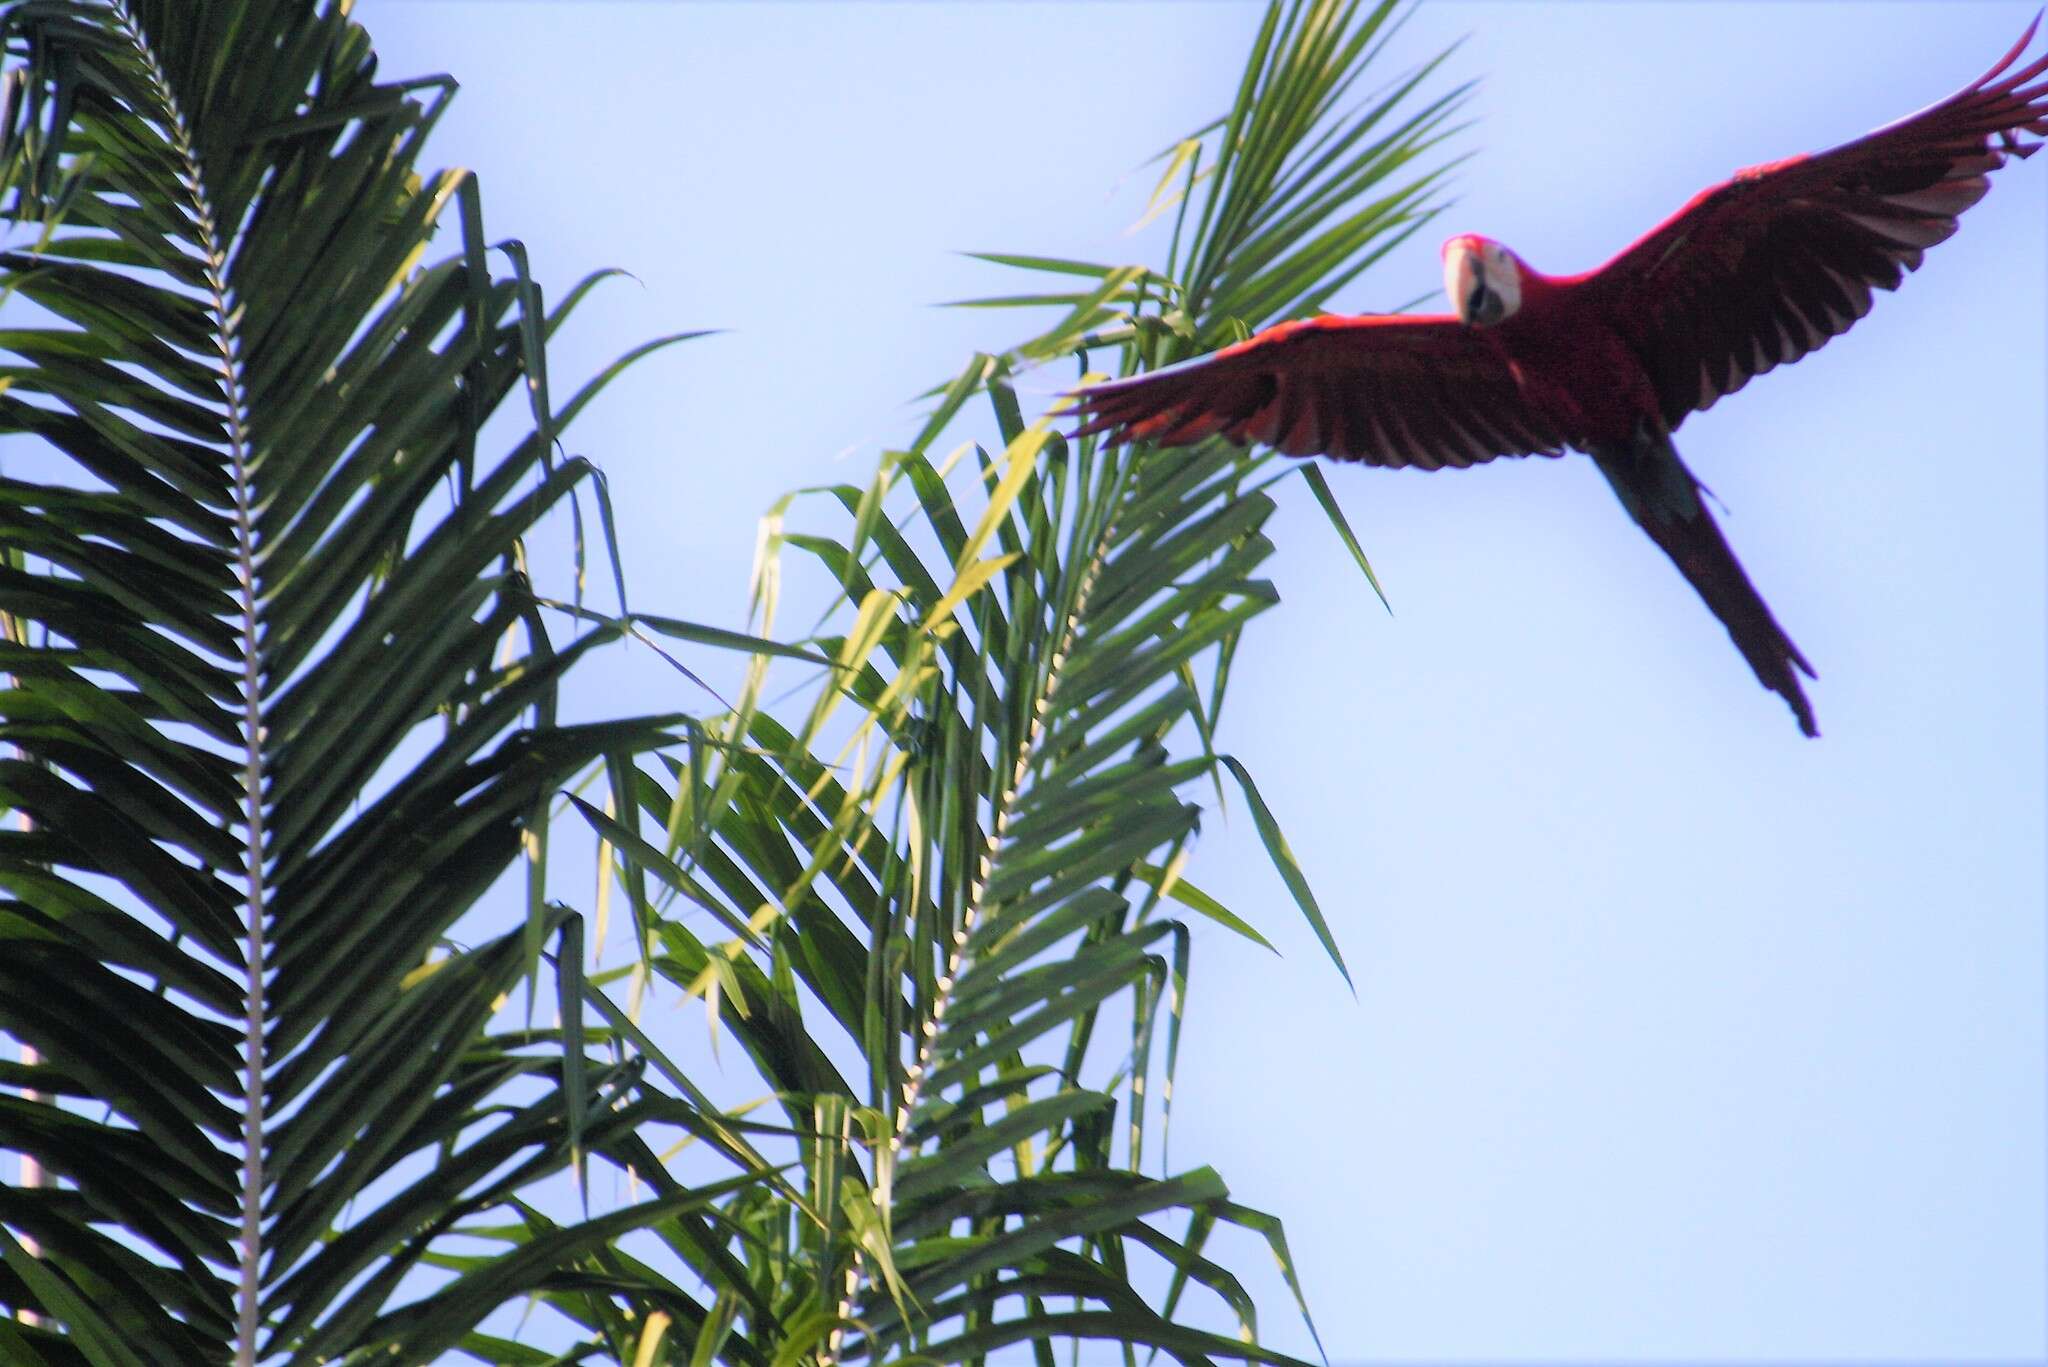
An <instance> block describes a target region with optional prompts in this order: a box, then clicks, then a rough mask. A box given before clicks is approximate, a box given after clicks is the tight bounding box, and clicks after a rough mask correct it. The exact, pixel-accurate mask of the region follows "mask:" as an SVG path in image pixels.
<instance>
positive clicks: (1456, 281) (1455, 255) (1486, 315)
mask: <svg viewBox="0 0 2048 1367" xmlns="http://www.w3.org/2000/svg"><path fill="white" fill-rule="evenodd" d="M1444 293H1445V294H1448V295H1450V296H1451V307H1452V308H1453V309H1455V310H1457V314H1458V321H1459V322H1461V323H1464V324H1466V325H1467V326H1469V327H1482V328H1487V327H1492V326H1493V325H1494V324H1496V323H1499V322H1501V321H1503V320H1505V319H1508V318H1512V317H1514V316H1515V310H1517V309H1519V308H1521V307H1522V263H1521V262H1520V261H1519V260H1517V259H1516V257H1515V254H1514V253H1513V252H1511V251H1509V250H1508V249H1507V248H1506V247H1503V246H1501V245H1500V243H1498V242H1495V241H1494V240H1493V239H1492V238H1490V237H1481V236H1479V234H1477V233H1466V234H1464V235H1463V236H1461V237H1454V238H1452V239H1451V240H1450V241H1448V242H1446V243H1444Z"/></svg>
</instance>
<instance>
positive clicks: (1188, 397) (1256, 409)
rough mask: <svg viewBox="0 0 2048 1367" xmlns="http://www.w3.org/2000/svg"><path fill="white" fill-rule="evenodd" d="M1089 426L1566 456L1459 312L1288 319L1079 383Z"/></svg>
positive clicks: (1176, 442) (1337, 453)
mask: <svg viewBox="0 0 2048 1367" xmlns="http://www.w3.org/2000/svg"><path fill="white" fill-rule="evenodd" d="M1077 395H1078V397H1079V398H1080V400H1081V406H1082V411H1083V414H1084V421H1083V422H1082V424H1081V427H1080V429H1079V430H1078V431H1077V432H1076V433H1075V435H1076V436H1087V435H1089V434H1091V433H1105V434H1108V436H1109V439H1110V440H1112V441H1151V442H1157V443H1159V444H1160V445H1162V446H1186V445H1189V444H1191V443H1193V442H1197V441H1200V440H1202V439H1203V438H1205V437H1213V436H1222V437H1224V438H1226V439H1228V440H1230V441H1233V442H1236V443H1238V444H1239V445H1244V444H1246V443H1249V442H1259V443H1261V444H1263V445H1266V446H1271V447H1273V448H1274V449H1275V450H1278V451H1281V452H1283V453H1285V454H1287V455H1290V456H1315V455H1326V456H1331V457H1333V458H1335V459H1337V460H1355V461H1363V462H1364V463H1366V464H1368V465H1394V466H1401V465H1412V466H1417V467H1420V468H1422V469H1425V470H1435V469H1439V468H1441V467H1443V466H1446V465H1456V466H1466V465H1474V464H1477V463H1478V462H1480V461H1485V460H1492V459H1493V458H1494V457H1496V456H1525V455H1536V454H1541V455H1550V456H1554V455H1559V454H1561V453H1562V451H1563V449H1564V443H1563V440H1562V439H1561V437H1560V436H1559V434H1558V433H1557V432H1556V431H1554V430H1553V429H1552V426H1551V424H1550V423H1548V422H1546V421H1545V420H1544V419H1543V418H1542V417H1540V416H1539V415H1538V414H1537V413H1535V412H1534V411H1533V410H1532V409H1531V408H1530V407H1529V405H1528V403H1527V402H1526V401H1525V400H1524V399H1523V397H1522V393H1521V388H1520V386H1519V385H1518V384H1517V383H1516V381H1515V377H1514V375H1513V374H1512V373H1511V372H1510V371H1509V369H1508V366H1507V362H1506V361H1505V360H1503V359H1502V358H1501V356H1500V355H1499V353H1498V352H1496V351H1495V350H1494V349H1493V348H1491V347H1489V346H1488V345H1487V344H1486V343H1485V342H1484V341H1483V340H1482V339H1480V338H1479V337H1478V336H1477V335H1476V334H1475V333H1474V332H1473V330H1472V329H1470V328H1467V327H1465V326H1464V325H1463V324H1461V323H1459V322H1458V321H1457V320H1456V319H1454V318H1450V317H1448V316H1409V315H1405V314H1367V315H1362V316H1357V317H1349V316H1340V315H1335V314H1332V315H1327V316H1325V317H1321V318H1310V319H1304V320H1302V321H1300V322H1294V323H1282V324H1280V325H1279V326H1278V327H1273V328H1268V329H1267V330H1266V331H1264V332H1261V333H1259V334H1258V335H1257V336H1255V337H1252V338H1250V339H1249V340H1247V341H1243V342H1239V343H1238V344H1237V345H1235V346H1231V347H1225V348H1224V349H1223V350H1221V351H1218V352H1215V353H1213V354H1211V355H1208V356H1203V357H1200V358H1198V359H1196V360H1192V361H1187V362H1184V363H1183V364H1180V365H1176V366H1170V367H1168V368H1166V369H1164V370H1155V371H1152V372H1151V373H1149V374H1144V375H1133V376H1131V377H1130V378H1128V379H1123V380H1112V381H1110V382H1109V383H1107V384H1099V385H1094V386H1091V387H1089V388H1087V389H1083V390H1079V391H1077Z"/></svg>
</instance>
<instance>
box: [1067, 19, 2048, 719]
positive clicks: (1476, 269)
mask: <svg viewBox="0 0 2048 1367" xmlns="http://www.w3.org/2000/svg"><path fill="white" fill-rule="evenodd" d="M2040 22H2041V16H2040V15H2039V14H2036V15H2035V16H2034V22H2033V23H2032V24H2030V25H2028V26H2027V31H2026V33H2025V34H2024V35H2022V36H2021V38H2020V40H2019V42H2018V43H2016V44H2014V45H2013V48H2012V51H2010V52H2008V53H2006V54H2005V56H2004V58H2003V59H2001V60H2000V61H1999V63H1998V64H1997V65H1996V66H1994V67H1992V68H1991V70H1989V71H1988V72H1986V73H1985V74H1984V75H1983V76H1982V77H1981V78H1979V79H1978V80H1977V81H1975V82H1973V83H1972V84H1971V85H1969V86H1967V87H1965V88H1964V89H1962V90H1960V91H1958V92H1957V93H1956V94H1954V95H1952V96H1950V97H1949V98H1948V99H1946V100H1943V101H1941V102H1940V103H1938V104H1934V105H1930V106H1928V107H1927V108H1926V109H1923V110H1921V111H1920V112H1919V113H1917V114H1913V115H1910V116H1908V117H1907V118H1904V119H1901V120H1899V121H1898V122H1896V123H1892V124H1888V125H1886V126H1885V127H1883V128H1880V129H1878V130H1877V131H1876V132H1874V133H1871V134H1869V135H1867V136H1865V137H1862V138H1858V139H1857V140H1856V141H1854V142H1850V143H1845V144H1843V145H1842V146H1840V147H1837V148H1834V149H1833V150H1831V151H1827V152H1817V153H1814V154H1811V155H1808V156H1797V157H1790V158H1787V159H1786V160H1784V161H1774V162H1768V163H1766V164H1764V165H1761V166H1752V167H1749V168H1748V169H1746V170H1742V171H1738V172H1736V173H1735V175H1734V177H1733V178H1732V179H1730V180H1728V181H1726V182H1725V183H1723V184H1720V185H1716V186H1714V187H1713V188H1711V189H1708V190H1703V191H1701V192H1700V193H1699V194H1697V195H1695V196H1693V198H1692V199H1691V201H1690V202H1688V203H1687V204H1686V205H1685V207H1683V208H1682V209H1680V210H1679V211H1678V212H1677V213H1675V214H1673V215H1672V216H1671V217H1670V218H1668V219H1666V220H1665V221H1664V222H1663V223H1661V224H1659V225H1658V226H1657V227H1656V228H1654V229H1652V230H1651V231H1650V232H1649V233H1648V234H1646V235H1645V236H1643V237H1642V238H1641V239H1640V240H1638V241H1637V242H1636V243H1635V244H1634V245H1633V246H1630V247H1629V248H1628V249H1626V250H1625V251H1623V252H1622V253H1621V254H1620V255H1619V256H1616V257H1615V258H1614V259H1613V260H1611V261H1609V262H1608V263H1607V264H1606V265H1604V266H1601V267H1599V268H1598V269H1597V270H1591V271H1587V272H1585V273H1584V274H1582V275H1544V274H1543V273H1541V272H1540V271H1536V270H1532V269H1531V268H1530V267H1529V265H1528V264H1527V263H1526V262H1524V261H1523V260H1522V259H1521V258H1520V257H1518V256H1516V255H1515V254H1514V253H1513V252H1512V251H1510V250H1509V249H1508V248H1506V247H1504V246H1502V245H1501V244H1500V243H1498V242H1495V241H1492V240H1491V239H1489V238H1485V237H1480V236H1478V235H1476V234H1466V235H1464V236H1460V237H1454V238H1452V239H1451V240H1450V241H1448V242H1446V243H1445V244H1444V247H1443V262H1444V289H1445V292H1446V293H1447V294H1448V295H1449V296H1450V299H1451V303H1452V305H1453V307H1455V309H1456V310H1457V312H1456V314H1455V315H1432V316H1417V315H1405V314H1404V315H1377V314H1364V315H1358V316H1343V315H1334V314H1333V315H1326V316H1324V317H1320V318H1310V319H1306V320H1303V321H1299V322H1292V323H1282V324H1280V325H1279V326H1277V327H1273V328H1269V329H1267V330H1266V331H1264V332H1261V333H1259V334H1258V335H1256V336H1254V337H1252V338H1250V339H1249V340H1247V341H1243V342H1239V343H1238V344H1237V345H1235V346H1230V347H1225V348H1224V349H1222V350H1221V351H1217V352H1215V353H1213V354H1211V355H1208V356H1204V357H1201V358H1199V359H1196V360H1193V361H1189V362H1186V363H1184V364H1181V365H1176V366H1173V367H1170V368H1168V369H1164V370H1158V371H1154V372H1152V373H1150V374H1145V375H1134V376H1132V377H1130V378H1129V379H1123V380H1115V381H1112V382H1110V383H1107V384H1100V385H1095V386H1092V387H1090V388H1087V389H1083V390H1080V391H1078V397H1079V399H1080V401H1081V404H1082V407H1083V413H1084V421H1083V423H1082V425H1081V427H1080V429H1079V430H1078V432H1077V433H1076V435H1077V436H1086V435H1089V434H1091V433H1108V434H1110V439H1111V440H1116V441H1129V440H1141V441H1150V442H1156V443H1158V444H1160V445H1164V446H1181V445H1186V444H1188V443H1191V442H1195V441H1199V440H1201V439H1203V438H1205V437H1211V436H1218V435H1220V436H1223V437H1225V438H1227V439H1228V440H1231V441H1234V442H1237V443H1240V444H1242V443H1245V442H1260V443H1263V444H1265V445H1267V446H1271V447H1273V448H1275V449H1276V450H1279V451H1281V452H1283V453H1285V454H1287V455H1290V456H1311V455H1326V456H1330V457H1333V458H1334V459H1337V460H1354V461H1362V462H1364V463H1365V464H1368V465H1386V466H1408V465H1412V466H1419V467H1421V468H1422V469H1425V470H1435V469H1439V468H1441V467H1443V466H1446V465H1457V466H1466V465H1474V464H1477V463H1478V462H1480V461H1486V460H1492V459H1493V458H1494V457H1496V456H1525V455H1545V456H1557V455H1562V454H1563V453H1564V448H1566V447H1573V448H1576V449H1577V450H1580V451H1583V452H1585V453H1586V454H1587V455H1589V456H1591V457H1592V458H1593V461H1594V463H1595V464H1596V465H1597V466H1599V468H1600V472H1601V473H1602V474H1603V475H1605V476H1606V477H1607V481H1608V483H1609V484H1611V485H1612V486H1613V488H1614V492H1615V493H1616V494H1617V495H1618V496H1619V497H1620V499H1621V504H1622V507H1623V508H1625V509H1627V510H1628V514H1629V516H1631V517H1633V518H1634V519H1635V520H1636V522H1637V523H1638V524H1639V525H1640V526H1641V527H1642V529H1643V530H1644V531H1645V532H1648V533H1649V535H1650V539H1651V540H1653V541H1655V542H1656V543H1657V545H1658V546H1659V547H1661V548H1662V549H1663V551H1664V553H1665V554H1666V555H1668V556H1670V557H1671V559H1672V560H1673V561H1674V562H1675V563H1676V564H1677V566H1678V568H1679V570H1680V571H1681V572H1682V573H1683V574H1684V575H1685V577H1686V579H1687V580H1689V581H1690V582H1691V584H1692V586H1693V588H1694V589H1696V590H1697V591H1698V592H1699V595H1700V597H1702V598H1704V599H1705V600H1706V603H1707V606H1708V607H1709V608H1711V609H1713V612H1714V615H1715V616H1716V617H1718V618H1720V619H1721V623H1722V625H1723V626H1725V627H1727V628H1728V634H1729V635H1730V636H1732V637H1734V638H1735V644H1736V645H1737V646H1738V647H1739V648H1740V649H1741V651H1742V654H1743V658H1744V659H1746V660H1748V661H1749V666H1750V668H1751V669H1754V670H1755V671H1756V676H1757V678H1758V679H1759V680H1761V681H1762V683H1763V685H1764V687H1765V688H1768V689H1770V690H1772V691H1773V692H1775V693H1778V694H1780V695H1781V696H1782V697H1783V698H1784V699H1785V701H1786V703H1787V704H1788V705H1790V707H1791V709H1792V712H1793V715H1794V716H1796V717H1797V718H1798V719H1799V729H1800V730H1801V731H1803V732H1804V733H1805V734H1807V735H1808V736H1814V735H1818V734H1819V731H1818V730H1817V728H1816V727H1815V725H1814V719H1813V708H1812V706H1811V705H1810V704H1809V703H1808V702H1807V700H1806V694H1805V692H1804V691H1803V690H1802V689H1801V688H1800V685H1799V678H1798V675H1797V674H1795V673H1794V672H1793V671H1794V669H1795V667H1796V668H1797V669H1798V670H1801V671H1803V672H1804V673H1805V674H1806V676H1807V677H1808V678H1812V677H1815V676H1814V672H1813V666H1811V665H1809V664H1808V663H1807V662H1806V657H1805V656H1803V655H1801V654H1800V653H1799V648H1798V647H1797V646H1795V645H1793V644H1792V641H1791V638H1790V637H1788V636H1787V635H1786V634H1785V630H1784V628H1783V627H1780V626H1779V625H1778V623H1777V620H1776V619H1775V618H1773V617H1772V616H1771V610H1770V609H1769V608H1768V607H1767V606H1765V604H1764V600H1763V598H1762V597H1761V596H1759V595H1758V593H1757V591H1756V589H1755V588H1754V587H1753V586H1751V584H1750V582H1749V576H1748V575H1746V574H1744V573H1743V570H1742V566H1741V564H1740V563H1738V562H1737V561H1736V559H1735V555H1734V552H1732V551H1730V550H1729V548H1728V542H1727V541H1726V540H1725V539H1724V538H1723V537H1722V535H1721V529H1720V527H1719V526H1717V525H1716V524H1715V522H1714V519H1713V517H1712V516H1711V515H1709V513H1708V511H1707V507H1706V504H1705V503H1704V502H1703V501H1702V499H1701V497H1700V495H1701V489H1702V486H1701V484H1700V482H1699V481H1698V480H1697V479H1695V478H1694V477H1693V474H1692V472H1691V471H1690V470H1688V469H1687V468H1686V467H1685V465H1684V463H1683V462H1682V461H1680V460H1679V458H1678V452H1677V450H1676V449H1675V448H1674V447H1673V446H1672V444H1671V433H1672V432H1673V431H1674V430H1675V429H1676V428H1677V427H1678V425H1679V424H1680V423H1682V422H1683V421H1685V417H1686V415H1687V414H1689V413H1693V412H1696V411H1699V410H1702V409H1705V408H1708V407H1711V406H1712V405H1713V403H1714V401H1715V400H1716V399H1719V398H1720V397H1721V396H1722V395H1724V394H1732V393H1734V392H1735V391H1736V390H1738V389H1740V388H1742V386H1743V385H1745V384H1747V383H1748V382H1749V379H1750V377H1751V376H1753V375H1759V374H1762V373H1763V372H1764V371H1766V370H1770V369H1771V368H1773V367H1774V366H1778V365H1781V364H1783V363H1785V362H1787V361H1796V360H1798V359H1799V358H1800V357H1801V356H1804V355H1806V354H1807V353H1808V352H1809V351H1812V350H1814V349H1815V348H1817V347H1819V346H1820V345H1821V344H1822V343H1824V342H1826V341H1827V340H1828V339H1829V338H1830V337H1836V336H1839V335H1840V334H1841V333H1843V332H1845V331H1847V330H1848V328H1849V326H1850V324H1852V323H1854V322H1855V321H1856V320H1857V319H1858V318H1861V317H1862V316H1863V315H1864V314H1866V313H1868V312H1869V311H1870V305H1871V290H1872V289H1873V288H1876V289H1884V290H1891V289H1896V288H1898V285H1899V282H1900V281H1901V280H1903V279H1904V278H1905V274H1906V272H1908V271H1911V270H1914V269H1916V268H1918V266H1919V265H1920V259H1921V253H1923V252H1924V251H1926V249H1927V248H1929V247H1931V246H1933V245H1934V244H1935V243H1937V242H1941V241H1943V240H1944V239H1946V238H1947V237H1948V236H1949V235H1950V234H1951V233H1953V232H1955V230H1956V216H1957V215H1958V214H1960V213H1962V212H1963V210H1965V209H1967V208H1969V207H1970V206H1971V205H1972V204H1975V203H1976V202H1977V201H1978V200H1979V199H1981V198H1983V197H1984V193H1985V191H1986V190H1988V189H1989V188H1990V181H1989V179H1988V177H1989V173H1990V172H1992V171H1994V170H1997V169H1998V168H1999V167H2000V166H2002V165H2003V164H2004V163H2005V159H2006V157H2007V156H2008V155H2014V156H2020V157H2026V156H2029V155H2031V154H2032V153H2033V151H2034V149H2035V148H2036V147H2038V146H2040V144H2039V143H2038V142H2030V143H2022V142H2021V141H2020V140H2019V136H2018V135H2019V134H2020V133H2021V132H2022V131H2024V132H2027V133H2032V134H2035V135H2036V136H2048V81H2041V80H2040V78H2041V76H2042V73H2043V72H2048V55H2043V56H2041V57H2037V58H2035V59H2033V60H2032V61H2029V62H2027V63H2025V64H2024V65H2021V66H2019V67H2018V68H2017V69H2014V64H2015V63H2016V62H2018V61H2019V60H2020V57H2021V54H2022V53H2024V52H2025V51H2026V50H2027V46H2028V44H2029V43H2031V42H2032V41H2033V37H2034V32H2035V30H2036V29H2037V28H2038V27H2039V26H2040ZM2035 81H2040V83H2039V84H2031V85H2030V84H2029V82H2035Z"/></svg>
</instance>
